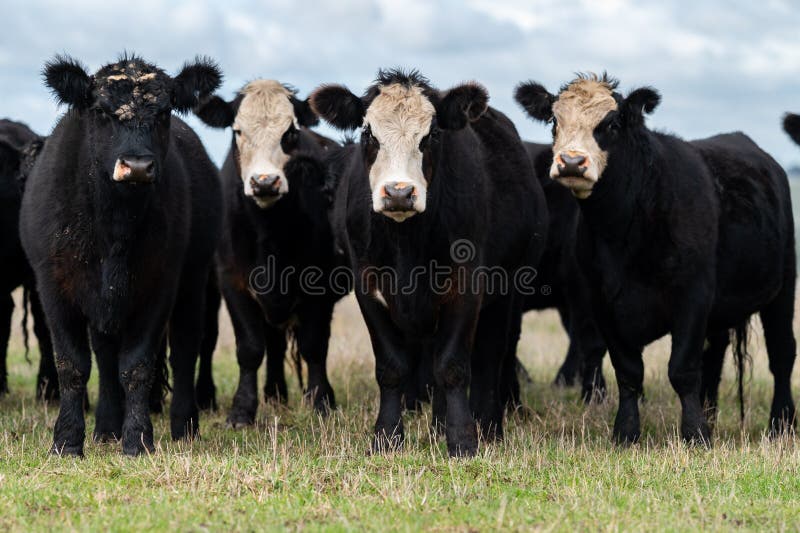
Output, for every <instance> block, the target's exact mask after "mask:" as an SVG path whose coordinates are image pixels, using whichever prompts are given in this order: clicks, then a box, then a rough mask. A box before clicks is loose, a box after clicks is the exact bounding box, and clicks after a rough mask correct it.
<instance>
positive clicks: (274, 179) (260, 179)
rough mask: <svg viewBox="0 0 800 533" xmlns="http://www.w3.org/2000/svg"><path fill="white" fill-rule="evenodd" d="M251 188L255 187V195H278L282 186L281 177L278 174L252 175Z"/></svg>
mask: <svg viewBox="0 0 800 533" xmlns="http://www.w3.org/2000/svg"><path fill="white" fill-rule="evenodd" d="M250 188H251V189H253V196H278V194H280V188H281V177H280V176H279V175H278V174H259V175H258V176H251V177H250Z"/></svg>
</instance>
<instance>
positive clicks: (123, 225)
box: [20, 56, 221, 455]
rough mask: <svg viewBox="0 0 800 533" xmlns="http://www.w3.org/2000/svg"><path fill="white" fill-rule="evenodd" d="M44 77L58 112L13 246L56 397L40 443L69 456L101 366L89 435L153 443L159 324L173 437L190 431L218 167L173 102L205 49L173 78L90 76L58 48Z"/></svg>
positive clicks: (138, 72) (131, 61)
mask: <svg viewBox="0 0 800 533" xmlns="http://www.w3.org/2000/svg"><path fill="white" fill-rule="evenodd" d="M44 79H45V83H46V84H47V86H48V87H50V88H51V89H52V90H53V92H54V94H55V95H56V97H57V98H58V100H59V102H61V103H63V104H66V105H68V106H69V110H68V111H67V112H66V113H65V114H64V115H63V116H62V117H61V119H60V120H59V121H58V123H57V125H56V126H55V129H54V130H53V133H52V135H51V136H50V137H49V138H48V140H47V142H46V143H45V146H44V148H43V149H42V152H41V153H40V155H39V157H38V159H37V161H36V163H35V165H34V167H33V169H32V170H31V173H30V176H29V178H28V181H27V183H26V192H25V196H24V198H23V202H22V208H21V212H20V236H21V239H22V245H23V247H24V249H25V252H26V254H27V256H28V259H29V260H30V263H31V265H32V267H33V269H34V271H35V272H36V280H37V287H38V289H39V293H40V296H41V300H42V306H43V308H44V310H45V314H46V315H47V319H48V323H49V324H50V325H51V330H52V336H53V344H54V347H55V352H56V366H57V368H58V378H59V385H60V389H61V390H60V392H61V406H60V410H59V414H58V418H57V420H56V424H55V431H54V443H53V448H52V451H53V452H54V453H59V454H62V453H63V454H70V455H81V454H82V453H83V442H84V433H85V423H84V417H83V412H82V409H81V406H82V401H83V397H84V392H85V390H86V381H87V379H88V377H89V370H90V367H91V359H90V346H91V350H93V351H94V352H95V354H96V356H97V363H98V367H99V371H100V396H99V400H98V405H97V411H96V416H97V423H96V427H95V438H96V439H101V440H103V439H108V438H120V437H121V438H122V448H123V452H124V453H126V454H132V455H135V454H139V453H142V452H145V451H152V450H153V449H154V448H153V427H152V424H151V422H150V416H149V412H148V396H149V394H150V389H151V386H152V383H153V380H154V374H155V354H156V352H157V351H158V349H159V344H160V342H161V339H162V338H163V337H164V335H165V333H166V332H167V330H168V336H169V344H170V363H171V366H172V369H173V399H172V404H171V407H170V423H171V432H172V437H173V438H181V437H185V436H191V435H195V434H196V433H197V431H198V415H197V405H196V403H195V395H194V371H195V364H196V362H197V354H198V350H199V348H200V342H201V338H202V334H203V312H204V302H205V288H206V283H207V279H208V274H209V270H210V267H211V262H212V258H213V253H214V250H215V248H216V244H217V240H218V237H219V231H220V211H221V205H220V204H221V201H220V196H221V195H220V186H219V176H218V172H217V170H216V168H215V167H214V165H213V163H212V162H211V161H210V159H209V158H208V155H207V154H206V152H205V150H204V148H203V146H202V144H201V143H200V140H199V139H198V138H197V136H196V135H195V133H194V132H193V131H192V130H191V129H190V128H189V127H188V126H187V125H186V124H184V123H183V122H182V121H181V120H179V119H178V118H176V117H174V116H173V115H172V112H173V111H178V112H186V111H189V110H190V109H192V108H193V107H194V106H196V105H197V104H198V99H199V98H203V97H206V96H207V95H209V94H211V93H212V92H213V91H214V90H215V89H216V88H217V87H218V85H219V83H220V81H221V74H220V72H219V69H218V68H217V66H216V65H215V64H214V63H213V62H211V61H210V60H206V59H197V60H195V61H194V62H192V63H189V64H187V65H186V66H184V68H183V69H182V70H181V71H180V73H179V74H178V75H177V76H175V77H170V76H168V75H167V74H166V73H165V72H164V71H163V70H161V69H159V68H157V67H156V66H154V65H152V64H150V63H147V62H145V61H144V60H142V59H140V58H138V57H133V56H127V57H122V58H121V59H120V60H118V61H117V62H115V63H111V64H108V65H106V66H104V67H103V68H101V69H100V70H99V71H97V72H96V73H95V74H94V75H89V74H88V73H87V72H86V69H85V68H84V67H83V66H82V65H80V63H78V62H77V61H75V60H73V59H71V58H68V57H57V58H55V59H54V60H53V61H51V62H49V63H47V65H46V66H45V69H44Z"/></svg>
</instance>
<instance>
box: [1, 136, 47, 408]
mask: <svg viewBox="0 0 800 533" xmlns="http://www.w3.org/2000/svg"><path fill="white" fill-rule="evenodd" d="M43 140H44V139H43V138H42V137H39V136H38V135H36V134H35V133H34V132H33V131H31V130H30V128H28V127H27V126H26V125H24V124H22V123H20V122H13V121H11V120H0V396H2V395H4V394H6V393H7V392H8V377H7V376H8V374H7V370H6V354H7V350H8V340H9V337H10V335H11V314H12V313H13V311H14V299H13V298H12V297H11V293H12V292H13V291H14V290H15V289H16V288H17V287H19V286H22V287H23V291H24V294H25V298H24V300H25V301H26V303H27V301H28V299H29V301H30V309H31V314H32V315H33V331H34V333H35V334H36V338H37V339H38V341H39V353H40V359H39V372H38V374H37V376H36V396H37V397H38V398H43V399H46V400H51V399H56V398H58V375H57V374H56V366H55V362H54V360H53V346H52V344H51V342H50V331H49V330H48V328H47V322H46V320H45V318H44V313H43V312H42V307H41V304H40V303H39V297H38V294H37V293H36V290H35V280H34V276H33V270H31V267H30V265H29V264H28V261H27V259H26V258H25V252H23V251H22V245H21V244H20V242H19V208H20V204H21V203H22V187H23V185H24V181H23V174H24V173H25V171H26V165H27V164H28V160H29V159H30V160H32V159H33V157H35V151H36V150H37V149H38V148H39V147H41V144H42V142H43ZM26 312H27V310H26ZM23 327H24V328H27V324H23ZM26 349H27V332H26Z"/></svg>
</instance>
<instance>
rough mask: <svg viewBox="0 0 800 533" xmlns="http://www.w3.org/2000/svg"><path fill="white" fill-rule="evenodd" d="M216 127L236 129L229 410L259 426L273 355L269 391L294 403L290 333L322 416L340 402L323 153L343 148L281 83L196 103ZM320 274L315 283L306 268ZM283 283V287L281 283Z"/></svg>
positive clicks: (240, 421)
mask: <svg viewBox="0 0 800 533" xmlns="http://www.w3.org/2000/svg"><path fill="white" fill-rule="evenodd" d="M196 113H197V115H198V116H199V117H200V119H202V120H203V121H204V122H206V123H207V124H208V125H210V126H213V127H216V128H228V127H230V128H231V129H232V130H233V135H232V139H231V149H230V151H229V152H228V156H227V158H226V159H225V163H224V164H223V166H222V181H223V196H224V206H225V217H224V224H223V238H222V240H221V243H220V248H219V251H218V271H219V280H220V287H221V289H222V294H223V296H224V298H225V303H226V305H227V307H228V310H229V312H230V315H231V320H232V321H233V328H234V332H235V334H236V357H237V360H238V362H239V372H240V374H239V386H238V388H237V390H236V395H235V396H234V399H233V407H232V408H231V410H230V413H229V414H228V423H229V424H230V425H232V426H234V427H236V426H241V425H247V424H252V423H253V422H254V421H255V416H256V410H257V407H258V386H257V382H258V379H257V372H258V369H259V367H260V366H261V363H262V361H263V360H264V352H265V350H266V356H267V379H266V385H265V386H264V394H265V396H266V398H267V399H268V400H278V401H281V402H285V401H286V399H287V391H286V379H285V377H284V360H285V355H286V348H287V338H288V339H291V338H294V339H295V340H296V341H297V349H298V350H299V352H300V355H301V356H302V357H303V359H304V360H305V361H306V363H307V364H308V384H307V390H306V395H307V397H308V398H309V400H310V402H311V403H312V404H313V406H314V408H315V409H316V410H317V411H318V412H320V413H326V412H327V411H328V409H330V408H333V407H335V405H336V403H335V398H334V393H333V388H332V387H331V385H330V382H329V381H328V376H327V370H326V359H327V355H328V339H329V337H330V322H331V317H332V315H333V307H334V304H335V303H336V301H337V300H338V299H339V298H341V297H342V296H343V295H344V294H345V293H346V286H345V287H343V288H342V289H341V290H339V291H335V290H333V289H332V287H331V286H330V283H329V282H330V281H331V272H332V271H333V269H334V268H335V267H336V266H338V265H340V264H342V262H343V261H342V258H341V257H340V256H338V255H337V254H336V253H335V252H334V245H333V237H332V233H331V228H330V222H329V219H328V209H329V198H328V196H327V195H326V193H325V191H324V184H325V175H326V169H325V166H324V165H323V158H324V157H325V155H326V154H327V153H328V152H329V151H331V150H335V149H336V147H337V146H338V145H337V144H336V143H335V142H333V141H331V140H330V139H326V138H324V137H322V136H320V135H318V134H316V133H314V132H313V131H311V130H310V129H308V128H309V127H310V126H313V125H315V124H317V123H318V119H317V117H316V115H315V114H314V113H313V112H312V111H311V109H310V108H309V105H308V102H307V101H305V100H300V99H299V98H297V96H296V92H295V91H294V89H292V88H290V87H287V86H285V85H283V84H281V83H279V82H277V81H274V80H255V81H252V82H250V83H248V84H247V85H246V86H245V87H244V88H242V90H241V91H239V93H238V94H237V95H236V97H235V98H234V99H233V100H231V101H225V100H223V99H222V98H220V97H218V96H215V97H213V98H211V99H209V100H208V101H207V102H205V103H204V104H203V105H201V106H200V107H199V108H198V109H196ZM312 271H313V272H316V274H314V276H317V275H318V277H316V281H313V280H310V279H308V280H306V281H307V282H308V285H307V286H305V285H304V279H303V276H304V274H303V273H304V272H306V273H308V272H312ZM273 282H274V283H273Z"/></svg>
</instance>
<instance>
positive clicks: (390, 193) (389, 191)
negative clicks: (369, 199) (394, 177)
mask: <svg viewBox="0 0 800 533" xmlns="http://www.w3.org/2000/svg"><path fill="white" fill-rule="evenodd" d="M416 192H417V189H416V187H414V186H413V185H411V184H409V183H405V182H402V181H397V182H391V183H387V184H386V185H385V186H384V187H383V209H384V211H410V210H412V209H414V200H415V199H416V196H417V195H416Z"/></svg>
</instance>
